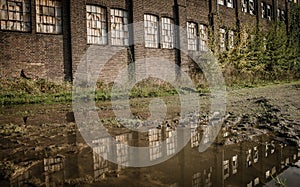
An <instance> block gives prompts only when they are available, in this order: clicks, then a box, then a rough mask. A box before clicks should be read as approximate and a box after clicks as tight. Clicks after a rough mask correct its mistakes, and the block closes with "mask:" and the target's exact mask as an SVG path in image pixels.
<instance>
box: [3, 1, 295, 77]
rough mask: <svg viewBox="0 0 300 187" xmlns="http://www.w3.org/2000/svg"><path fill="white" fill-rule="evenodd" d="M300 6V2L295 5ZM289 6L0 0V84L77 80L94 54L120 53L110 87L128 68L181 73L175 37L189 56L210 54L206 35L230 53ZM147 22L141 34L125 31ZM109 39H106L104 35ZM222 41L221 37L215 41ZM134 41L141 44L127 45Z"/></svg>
mask: <svg viewBox="0 0 300 187" xmlns="http://www.w3.org/2000/svg"><path fill="white" fill-rule="evenodd" d="M292 1H294V2H295V3H298V4H300V1H299V0H292ZM290 3H291V2H290V1H284V0H164V1H161V0H114V1H109V0H73V1H62V0H0V22H1V24H0V77H1V78H14V77H19V76H20V73H21V71H22V70H23V72H25V74H26V76H28V77H31V78H43V79H48V80H53V81H61V80H72V78H73V77H74V73H75V72H76V68H77V65H78V64H79V63H80V60H81V59H82V57H83V54H84V53H85V52H86V50H87V49H88V47H89V46H92V45H97V46H99V47H100V48H101V47H103V49H105V47H107V46H114V47H118V48H120V49H122V50H120V52H119V53H118V54H116V55H114V56H113V57H112V58H111V60H110V61H109V63H108V64H107V65H106V66H105V71H103V73H102V74H101V76H100V78H101V79H103V80H105V81H112V80H114V77H115V76H116V75H117V73H118V70H120V69H121V68H124V67H126V66H127V64H128V63H129V62H133V61H134V60H138V59H144V58H147V57H153V56H154V57H164V58H166V59H168V60H170V61H172V62H174V63H176V64H178V65H180V66H181V67H182V68H183V70H184V71H190V68H191V62H190V60H188V59H187V58H186V55H184V54H182V52H180V51H179V50H177V49H174V47H175V45H178V41H177V40H178V39H177V38H178V37H177V36H179V34H178V32H175V29H174V27H172V23H174V24H176V25H179V26H180V27H182V28H184V29H186V32H187V34H186V36H179V37H185V38H186V41H187V47H188V50H189V51H205V50H207V49H206V45H207V42H208V35H209V34H208V31H209V30H211V31H213V32H214V33H219V34H217V35H216V34H215V37H214V38H215V43H217V44H218V46H219V49H220V50H226V49H228V48H231V47H233V40H234V38H235V37H237V35H236V32H237V31H238V30H239V29H240V28H241V27H243V26H246V25H247V26H251V27H253V26H256V25H261V26H263V27H264V28H267V26H268V25H269V23H270V22H271V21H273V20H282V21H284V22H287V15H288V11H289V4H290ZM136 22H143V23H144V28H143V34H135V33H136V31H135V30H134V29H131V27H128V26H127V24H128V23H136ZM107 33H109V34H107ZM216 36H217V37H216ZM135 40H143V41H144V43H138V44H136V45H129V44H130V43H132V42H133V41H135Z"/></svg>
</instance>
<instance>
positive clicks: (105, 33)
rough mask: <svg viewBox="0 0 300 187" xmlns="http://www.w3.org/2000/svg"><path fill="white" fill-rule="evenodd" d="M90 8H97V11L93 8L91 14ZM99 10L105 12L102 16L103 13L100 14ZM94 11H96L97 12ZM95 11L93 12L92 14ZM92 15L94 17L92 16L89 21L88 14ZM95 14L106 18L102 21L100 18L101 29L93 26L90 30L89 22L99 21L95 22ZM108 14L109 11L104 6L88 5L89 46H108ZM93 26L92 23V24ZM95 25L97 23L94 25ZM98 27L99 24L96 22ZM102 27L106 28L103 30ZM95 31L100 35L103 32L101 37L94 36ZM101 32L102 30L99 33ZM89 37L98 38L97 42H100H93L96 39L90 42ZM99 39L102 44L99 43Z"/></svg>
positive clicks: (87, 34) (87, 40)
mask: <svg viewBox="0 0 300 187" xmlns="http://www.w3.org/2000/svg"><path fill="white" fill-rule="evenodd" d="M88 6H90V7H95V9H96V11H93V8H91V12H89V11H88V8H87V7H88ZM97 8H99V10H101V9H102V10H104V12H103V13H102V14H101V12H100V13H99V12H97ZM95 9H94V10H95ZM92 11H93V12H92ZM89 13H90V14H91V15H92V16H91V19H88V14H89ZM94 14H96V15H98V16H99V15H103V16H104V18H103V19H101V16H100V20H98V21H99V22H100V23H101V24H100V25H101V27H100V28H98V27H97V26H96V28H94V27H93V26H91V28H89V26H88V24H89V21H90V22H93V21H94V22H95V21H97V20H93V16H94ZM107 14H108V11H107V8H106V7H104V6H100V5H95V4H86V18H85V19H86V36H87V37H86V43H87V44H88V45H108V16H107ZM90 24H91V25H92V23H90ZM94 24H95V23H94ZM96 25H98V23H97V22H96ZM102 26H105V27H104V28H102ZM89 29H90V30H89ZM95 30H98V33H100V32H101V36H96V35H95V34H94V35H93V34H92V33H93V32H94V33H95ZM99 30H100V32H99ZM89 33H91V34H89ZM89 37H91V38H92V37H94V38H98V39H97V40H98V42H93V40H94V39H91V40H90V41H91V42H89ZM99 38H101V41H102V42H100V43H99V41H100V40H99ZM94 41H95V40H94Z"/></svg>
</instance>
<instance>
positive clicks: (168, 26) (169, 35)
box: [160, 17, 174, 49]
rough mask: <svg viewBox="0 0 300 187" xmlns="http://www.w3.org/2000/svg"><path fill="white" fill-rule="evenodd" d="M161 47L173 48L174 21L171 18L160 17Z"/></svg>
mask: <svg viewBox="0 0 300 187" xmlns="http://www.w3.org/2000/svg"><path fill="white" fill-rule="evenodd" d="M160 44H161V48H164V49H173V48H174V23H173V20H172V19H171V18H167V17H163V18H161V41H160Z"/></svg>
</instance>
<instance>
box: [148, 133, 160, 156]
mask: <svg viewBox="0 0 300 187" xmlns="http://www.w3.org/2000/svg"><path fill="white" fill-rule="evenodd" d="M148 135H149V149H150V160H156V159H158V158H160V157H162V145H161V142H160V141H161V139H162V137H161V130H160V129H150V130H149V131H148Z"/></svg>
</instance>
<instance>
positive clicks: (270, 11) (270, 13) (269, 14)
mask: <svg viewBox="0 0 300 187" xmlns="http://www.w3.org/2000/svg"><path fill="white" fill-rule="evenodd" d="M267 19H268V20H270V21H271V20H272V6H271V5H267Z"/></svg>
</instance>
